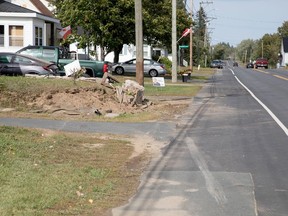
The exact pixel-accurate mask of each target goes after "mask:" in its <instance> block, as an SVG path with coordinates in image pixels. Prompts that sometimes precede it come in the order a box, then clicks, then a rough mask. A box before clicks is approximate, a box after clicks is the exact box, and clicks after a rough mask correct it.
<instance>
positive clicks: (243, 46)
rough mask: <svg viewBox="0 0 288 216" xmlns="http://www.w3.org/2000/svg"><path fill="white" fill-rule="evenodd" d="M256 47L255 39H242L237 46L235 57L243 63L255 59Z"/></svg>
mask: <svg viewBox="0 0 288 216" xmlns="http://www.w3.org/2000/svg"><path fill="white" fill-rule="evenodd" d="M256 48H257V41H255V40H252V39H246V40H242V41H241V43H240V44H239V45H238V46H237V57H238V59H239V60H240V61H242V62H243V63H247V62H248V61H250V60H253V59H255V58H256V57H255V54H254V53H255V51H256Z"/></svg>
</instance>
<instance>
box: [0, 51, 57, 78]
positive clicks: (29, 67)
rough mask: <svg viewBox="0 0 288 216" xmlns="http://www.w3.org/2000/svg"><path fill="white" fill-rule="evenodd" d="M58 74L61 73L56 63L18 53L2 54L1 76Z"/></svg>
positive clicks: (0, 60)
mask: <svg viewBox="0 0 288 216" xmlns="http://www.w3.org/2000/svg"><path fill="white" fill-rule="evenodd" d="M57 73H59V69H58V67H57V65H56V64H55V63H52V62H48V61H44V60H42V59H38V58H34V57H31V56H26V55H21V54H16V53H9V52H2V53H0V75H7V76H25V75H26V74H36V75H48V74H53V75H56V74H57Z"/></svg>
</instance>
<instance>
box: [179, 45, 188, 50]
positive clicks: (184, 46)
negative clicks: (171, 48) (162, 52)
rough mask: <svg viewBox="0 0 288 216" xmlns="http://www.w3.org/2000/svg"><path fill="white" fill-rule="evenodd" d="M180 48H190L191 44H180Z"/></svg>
mask: <svg viewBox="0 0 288 216" xmlns="http://www.w3.org/2000/svg"><path fill="white" fill-rule="evenodd" d="M179 48H180V49H187V48H189V45H180V46H179Z"/></svg>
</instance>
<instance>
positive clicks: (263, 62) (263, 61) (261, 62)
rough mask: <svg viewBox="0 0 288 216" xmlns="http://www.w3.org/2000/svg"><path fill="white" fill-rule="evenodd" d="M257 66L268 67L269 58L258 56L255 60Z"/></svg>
mask: <svg viewBox="0 0 288 216" xmlns="http://www.w3.org/2000/svg"><path fill="white" fill-rule="evenodd" d="M255 67H256V68H258V67H264V68H266V69H268V60H267V59H266V58H258V59H256V62H255Z"/></svg>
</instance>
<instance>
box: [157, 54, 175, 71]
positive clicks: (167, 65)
mask: <svg viewBox="0 0 288 216" xmlns="http://www.w3.org/2000/svg"><path fill="white" fill-rule="evenodd" d="M159 62H160V63H162V64H164V65H165V69H166V70H167V73H168V74H171V73H172V72H171V70H172V62H171V61H170V59H169V58H167V57H161V58H160V60H159Z"/></svg>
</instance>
